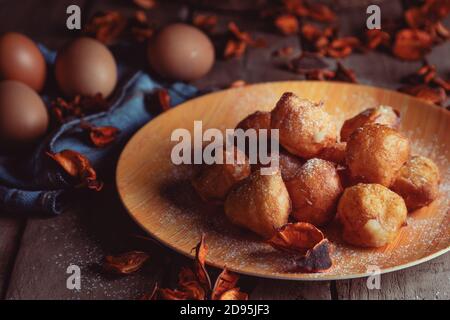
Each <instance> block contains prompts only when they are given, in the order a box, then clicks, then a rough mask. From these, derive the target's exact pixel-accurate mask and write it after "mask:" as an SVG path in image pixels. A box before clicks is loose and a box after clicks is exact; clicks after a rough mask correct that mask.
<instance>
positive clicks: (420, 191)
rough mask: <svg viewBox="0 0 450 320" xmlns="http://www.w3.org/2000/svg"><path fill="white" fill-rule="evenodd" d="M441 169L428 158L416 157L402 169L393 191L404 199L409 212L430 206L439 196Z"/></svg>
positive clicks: (392, 187)
mask: <svg viewBox="0 0 450 320" xmlns="http://www.w3.org/2000/svg"><path fill="white" fill-rule="evenodd" d="M439 181H440V176H439V169H438V167H437V166H436V164H435V163H434V162H433V161H432V160H431V159H428V158H426V157H422V156H414V157H412V158H411V159H410V160H409V161H408V162H407V163H405V165H404V166H403V167H402V168H401V169H400V171H399V174H398V175H397V178H396V179H395V181H394V183H393V184H392V186H391V189H392V190H393V191H395V192H397V193H398V194H399V195H401V196H402V197H403V199H404V200H405V203H406V207H407V208H408V210H409V211H414V210H416V209H419V208H421V207H424V206H427V205H429V204H430V203H431V202H433V200H435V199H436V198H437V196H438V194H439Z"/></svg>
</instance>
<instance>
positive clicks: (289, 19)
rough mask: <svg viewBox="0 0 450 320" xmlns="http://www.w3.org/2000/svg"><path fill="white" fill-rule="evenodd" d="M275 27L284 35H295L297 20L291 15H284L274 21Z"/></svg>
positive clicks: (297, 27) (297, 28)
mask: <svg viewBox="0 0 450 320" xmlns="http://www.w3.org/2000/svg"><path fill="white" fill-rule="evenodd" d="M275 26H276V27H277V29H278V30H279V31H280V32H281V33H282V34H284V35H291V34H295V33H297V32H298V30H299V25H298V20H297V17H295V16H294V15H292V14H284V15H281V16H278V17H277V18H276V19H275Z"/></svg>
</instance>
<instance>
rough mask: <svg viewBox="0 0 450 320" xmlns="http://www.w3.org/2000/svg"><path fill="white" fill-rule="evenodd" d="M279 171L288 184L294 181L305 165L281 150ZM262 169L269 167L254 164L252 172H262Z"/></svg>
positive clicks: (297, 158)
mask: <svg viewBox="0 0 450 320" xmlns="http://www.w3.org/2000/svg"><path fill="white" fill-rule="evenodd" d="M278 160H279V169H280V172H281V177H282V178H283V181H284V182H286V181H288V180H290V179H292V178H293V177H294V176H295V174H296V173H297V171H298V170H299V169H300V168H301V167H302V165H303V162H304V161H303V159H301V158H299V157H297V156H295V155H293V154H292V153H289V152H287V151H286V150H284V149H280V152H279V153H278ZM262 167H268V165H264V166H263V165H261V164H260V163H257V164H252V171H256V170H260V169H261V168H262Z"/></svg>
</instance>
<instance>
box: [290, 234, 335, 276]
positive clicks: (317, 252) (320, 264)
mask: <svg viewBox="0 0 450 320" xmlns="http://www.w3.org/2000/svg"><path fill="white" fill-rule="evenodd" d="M330 254H331V243H330V242H329V241H328V239H323V240H321V241H320V242H319V243H317V244H316V245H315V246H314V247H313V248H311V249H310V250H308V252H307V253H306V255H305V256H303V257H301V258H300V259H298V260H296V262H295V264H296V267H297V268H298V269H300V270H301V271H302V272H320V271H325V270H328V269H329V268H331V267H332V265H333V262H332V260H331V256H330Z"/></svg>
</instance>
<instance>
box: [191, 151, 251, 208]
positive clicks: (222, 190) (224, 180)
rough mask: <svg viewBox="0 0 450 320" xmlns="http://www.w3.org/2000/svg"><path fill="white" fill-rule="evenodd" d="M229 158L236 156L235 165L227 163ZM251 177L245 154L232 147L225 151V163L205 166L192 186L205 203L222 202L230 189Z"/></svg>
mask: <svg viewBox="0 0 450 320" xmlns="http://www.w3.org/2000/svg"><path fill="white" fill-rule="evenodd" d="M227 156H230V157H231V156H234V163H226V159H227ZM249 175H250V164H249V162H248V159H247V157H246V156H245V154H244V153H243V152H242V151H240V150H239V149H237V148H235V147H232V149H231V150H230V151H227V150H226V149H224V150H223V163H222V164H219V163H214V164H211V165H205V166H204V167H203V168H202V170H201V172H200V174H199V175H198V176H197V177H195V178H194V179H193V180H192V185H193V187H194V189H195V190H196V191H197V193H198V194H199V196H200V197H201V198H202V199H203V200H204V201H210V202H221V201H223V200H225V197H226V196H227V194H228V192H229V191H230V189H231V188H232V187H233V186H234V185H235V184H236V183H237V182H239V181H241V180H243V179H245V178H247V177H248V176H249Z"/></svg>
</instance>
